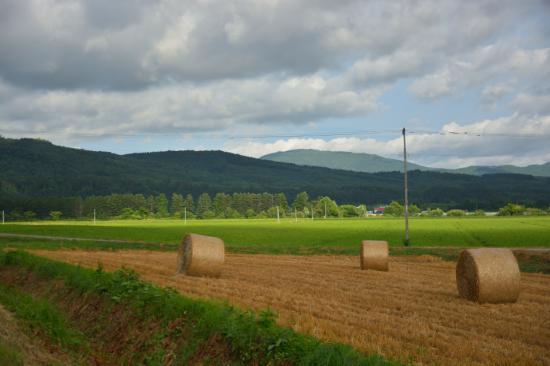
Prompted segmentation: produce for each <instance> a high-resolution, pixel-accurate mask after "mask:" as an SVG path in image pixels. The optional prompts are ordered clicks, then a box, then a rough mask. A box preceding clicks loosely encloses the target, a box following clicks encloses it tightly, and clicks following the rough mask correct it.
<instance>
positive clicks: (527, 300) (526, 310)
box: [33, 250, 550, 365]
mask: <svg viewBox="0 0 550 366" xmlns="http://www.w3.org/2000/svg"><path fill="white" fill-rule="evenodd" d="M33 252H34V253H36V254H39V255H43V256H46V257H49V258H52V259H57V260H61V261H66V262H70V263H74V264H77V263H79V264H82V265H83V266H87V267H96V266H97V265H98V263H101V264H102V265H103V266H104V268H105V269H106V270H115V269H117V268H120V267H122V266H124V267H126V268H131V269H134V270H135V271H137V272H139V273H140V274H141V275H142V277H143V278H144V279H146V280H149V281H151V282H154V283H156V284H158V285H162V286H170V287H173V288H175V289H177V290H179V291H180V292H182V293H184V294H186V295H190V296H193V297H199V298H214V299H220V300H227V301H229V302H230V303H231V304H234V305H237V306H240V307H243V308H254V309H265V308H271V309H274V310H276V311H277V313H278V315H279V318H278V322H279V324H281V325H283V326H289V327H292V328H293V329H295V330H297V331H301V332H305V333H308V334H311V335H313V336H315V337H318V338H320V339H323V340H328V341H339V342H345V343H349V344H351V345H353V346H354V347H356V348H357V349H359V350H362V351H364V352H378V353H381V354H383V355H385V356H387V357H389V358H393V359H397V360H401V361H405V362H415V363H418V364H444V365H466V364H467V365H543V364H546V365H547V364H550V276H548V275H543V274H528V273H522V274H521V276H522V279H521V281H522V282H521V286H522V288H521V294H520V298H519V301H518V302H517V303H515V304H502V305H478V304H476V303H471V302H468V301H466V300H463V299H460V298H459V297H458V294H457V289H456V282H455V264H454V263H452V262H445V261H440V260H434V259H433V258H430V257H428V256H423V257H421V258H418V257H392V258H391V261H390V271H389V272H375V271H361V270H360V269H359V262H358V258H357V257H350V256H309V257H308V256H283V255H277V256H270V255H239V254H228V255H227V256H226V264H225V267H224V271H223V274H222V277H221V278H220V279H208V278H195V277H187V276H184V275H176V274H175V268H176V253H171V252H156V251H118V252H107V251H77V250H69V251H44V250H35V251H33Z"/></svg>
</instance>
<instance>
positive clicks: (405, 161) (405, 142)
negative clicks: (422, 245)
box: [403, 127, 409, 246]
mask: <svg viewBox="0 0 550 366" xmlns="http://www.w3.org/2000/svg"><path fill="white" fill-rule="evenodd" d="M403 173H404V178H405V192H404V193H405V246H409V183H408V181H407V138H406V131H405V128H404V127H403Z"/></svg>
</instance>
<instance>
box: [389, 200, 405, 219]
mask: <svg viewBox="0 0 550 366" xmlns="http://www.w3.org/2000/svg"><path fill="white" fill-rule="evenodd" d="M404 214H405V208H404V207H403V205H402V204H400V203H399V202H397V201H392V202H391V203H390V204H389V205H387V206H386V209H385V210H384V215H390V216H403V215H404Z"/></svg>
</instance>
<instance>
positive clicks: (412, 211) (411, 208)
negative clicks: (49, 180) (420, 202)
mask: <svg viewBox="0 0 550 366" xmlns="http://www.w3.org/2000/svg"><path fill="white" fill-rule="evenodd" d="M418 214H420V208H418V206H417V205H415V204H412V205H410V206H409V215H411V216H417V215H418Z"/></svg>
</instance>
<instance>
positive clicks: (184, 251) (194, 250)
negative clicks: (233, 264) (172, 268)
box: [177, 234, 225, 277]
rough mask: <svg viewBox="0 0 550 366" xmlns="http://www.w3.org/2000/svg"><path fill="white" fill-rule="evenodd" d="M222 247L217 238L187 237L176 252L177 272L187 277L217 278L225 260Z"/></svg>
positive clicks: (197, 235) (220, 241)
mask: <svg viewBox="0 0 550 366" xmlns="http://www.w3.org/2000/svg"><path fill="white" fill-rule="evenodd" d="M224 247H225V245H224V243H223V240H221V239H219V238H215V237H212V236H206V235H199V234H189V235H187V236H186V237H185V238H184V239H183V242H182V244H181V246H180V249H179V251H178V268H177V271H178V272H179V273H183V274H186V275H189V276H205V277H219V276H220V275H221V272H222V268H223V263H224V259H225V248H224Z"/></svg>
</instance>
